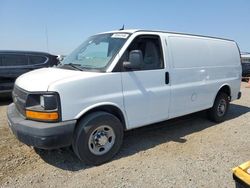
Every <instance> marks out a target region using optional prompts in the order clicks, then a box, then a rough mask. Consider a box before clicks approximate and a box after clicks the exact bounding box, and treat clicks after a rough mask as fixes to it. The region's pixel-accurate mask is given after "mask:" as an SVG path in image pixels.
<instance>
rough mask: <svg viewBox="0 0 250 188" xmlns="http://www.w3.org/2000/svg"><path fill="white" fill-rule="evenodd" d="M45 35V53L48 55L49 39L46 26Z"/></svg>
mask: <svg viewBox="0 0 250 188" xmlns="http://www.w3.org/2000/svg"><path fill="white" fill-rule="evenodd" d="M45 35H46V46H47V52H48V53H49V37H48V28H47V24H46V25H45Z"/></svg>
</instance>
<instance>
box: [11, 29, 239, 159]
mask: <svg viewBox="0 0 250 188" xmlns="http://www.w3.org/2000/svg"><path fill="white" fill-rule="evenodd" d="M241 71H242V69H241V61H240V53H239V49H238V46H237V44H236V43H235V42H234V41H232V40H226V39H220V38H214V37H205V36H195V35H189V34H180V33H170V32H162V31H145V30H122V31H112V32H106V33H101V34H97V35H94V36H92V37H90V38H88V39H87V40H86V41H85V42H84V43H83V44H82V45H80V46H79V47H78V48H77V49H76V50H75V51H73V52H72V53H71V54H70V55H68V56H67V57H66V58H65V59H64V60H63V62H62V64H61V65H60V66H58V67H55V68H43V69H39V70H35V71H32V72H29V73H27V74H24V75H22V76H20V77H19V78H18V79H17V80H16V82H15V87H14V90H13V101H14V103H13V104H11V105H9V107H8V112H7V114H8V121H9V125H10V127H11V129H12V131H13V133H14V134H15V135H16V137H17V138H18V139H19V140H20V141H21V142H24V143H25V144H27V145H31V146H34V147H37V148H43V149H51V148H59V147H64V146H70V145H72V146H73V149H74V152H75V153H76V155H77V156H78V157H79V158H80V159H81V160H84V161H86V162H88V163H92V164H100V163H103V162H105V161H108V160H110V159H111V158H112V157H113V156H114V155H115V154H116V153H117V152H118V150H119V148H120V147H121V144H122V140H123V132H124V131H126V130H130V129H134V128H137V127H141V126H145V125H148V124H152V123H156V122H160V121H164V120H168V119H171V118H175V117H179V116H183V115H186V114H190V113H193V112H197V111H201V110H205V109H207V110H208V115H209V118H210V119H211V120H213V121H215V122H221V121H223V120H224V119H225V116H226V114H227V111H228V108H229V102H231V101H233V100H235V99H239V98H240V97H241V93H240V82H241Z"/></svg>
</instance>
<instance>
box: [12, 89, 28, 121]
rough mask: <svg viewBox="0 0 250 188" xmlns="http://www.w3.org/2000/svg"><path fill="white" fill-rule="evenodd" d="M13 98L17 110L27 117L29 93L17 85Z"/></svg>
mask: <svg viewBox="0 0 250 188" xmlns="http://www.w3.org/2000/svg"><path fill="white" fill-rule="evenodd" d="M12 97H13V101H14V103H15V105H16V108H17V110H18V111H19V112H20V113H21V114H22V115H23V116H25V107H26V100H27V97H28V93H27V92H26V91H24V90H23V89H21V88H19V87H18V86H16V85H15V86H14V89H13V92H12Z"/></svg>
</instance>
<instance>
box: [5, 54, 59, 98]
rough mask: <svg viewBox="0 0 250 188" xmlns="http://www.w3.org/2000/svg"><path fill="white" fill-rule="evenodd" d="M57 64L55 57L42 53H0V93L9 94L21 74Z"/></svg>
mask: <svg viewBox="0 0 250 188" xmlns="http://www.w3.org/2000/svg"><path fill="white" fill-rule="evenodd" d="M57 64H58V60H57V56H54V55H51V54H48V53H44V52H29V51H0V93H6V92H11V91H12V89H13V85H14V82H15V80H16V78H17V77H18V76H20V75H21V74H24V73H26V72H28V71H31V70H34V69H39V68H42V67H52V66H54V65H57Z"/></svg>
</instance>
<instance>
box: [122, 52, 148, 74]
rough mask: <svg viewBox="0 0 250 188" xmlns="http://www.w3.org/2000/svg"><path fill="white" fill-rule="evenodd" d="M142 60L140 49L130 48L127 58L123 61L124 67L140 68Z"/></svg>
mask: <svg viewBox="0 0 250 188" xmlns="http://www.w3.org/2000/svg"><path fill="white" fill-rule="evenodd" d="M142 62H143V58H142V52H141V50H132V51H131V52H130V53H129V60H128V61H125V62H123V67H124V68H125V69H130V70H136V69H140V68H141V65H142Z"/></svg>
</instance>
